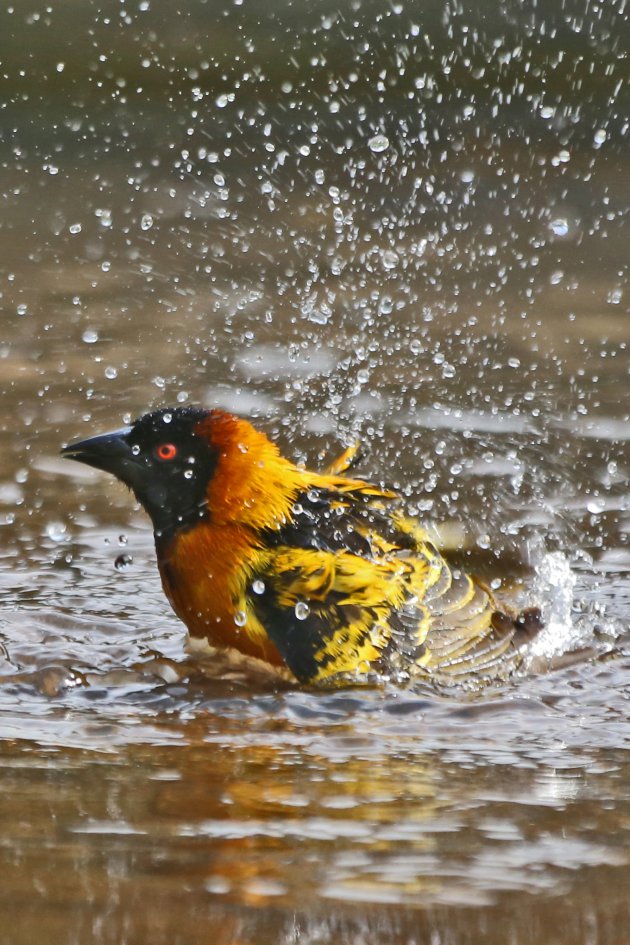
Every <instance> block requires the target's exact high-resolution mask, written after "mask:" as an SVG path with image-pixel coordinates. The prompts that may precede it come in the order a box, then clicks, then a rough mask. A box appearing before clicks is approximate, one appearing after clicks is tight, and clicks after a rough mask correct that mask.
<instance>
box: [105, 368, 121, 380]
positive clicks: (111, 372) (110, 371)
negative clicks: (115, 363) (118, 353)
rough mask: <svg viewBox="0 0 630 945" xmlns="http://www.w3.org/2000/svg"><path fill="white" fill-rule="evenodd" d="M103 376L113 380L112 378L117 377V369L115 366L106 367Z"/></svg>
mask: <svg viewBox="0 0 630 945" xmlns="http://www.w3.org/2000/svg"><path fill="white" fill-rule="evenodd" d="M105 377H106V378H107V380H108V381H113V380H114V378H116V377H118V371H117V370H116V368H115V367H106V368H105Z"/></svg>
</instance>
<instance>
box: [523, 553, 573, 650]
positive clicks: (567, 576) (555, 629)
mask: <svg viewBox="0 0 630 945" xmlns="http://www.w3.org/2000/svg"><path fill="white" fill-rule="evenodd" d="M575 582H576V576H575V574H574V573H573V571H572V570H571V565H570V564H569V560H568V558H567V557H566V555H564V554H562V552H561V551H554V552H551V553H549V554H544V555H543V556H542V558H541V559H540V562H539V563H538V564H537V566H536V580H535V582H534V586H533V595H532V596H533V599H534V600H538V601H540V602H541V605H542V615H543V620H544V623H545V626H544V629H543V630H542V631H541V632H540V633H539V634H538V636H537V637H536V639H535V640H534V641H533V642H532V644H531V646H530V648H529V654H528V656H529V659H530V660H534V659H544V660H552V659H553V658H554V657H557V656H560V655H561V654H562V653H566V652H568V651H569V650H573V649H575V647H576V645H579V643H580V642H581V641H580V640H578V635H579V631H578V628H577V627H576V626H575V624H574V622H573V619H572V611H573V602H574V590H575Z"/></svg>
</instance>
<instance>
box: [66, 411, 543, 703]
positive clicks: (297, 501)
mask: <svg viewBox="0 0 630 945" xmlns="http://www.w3.org/2000/svg"><path fill="white" fill-rule="evenodd" d="M357 452H358V447H357V445H356V444H354V445H353V446H351V447H349V448H347V449H346V450H345V451H344V452H343V453H342V454H341V456H339V457H338V458H337V459H335V460H334V461H333V462H331V463H330V464H329V466H328V467H327V468H325V469H324V470H323V471H321V472H315V471H311V470H309V469H306V468H303V467H302V466H301V465H297V464H296V463H293V462H292V461H290V460H289V459H287V458H285V457H284V456H283V455H282V454H281V452H280V449H279V447H278V445H277V444H276V443H275V442H273V441H272V440H271V439H269V438H268V437H267V436H266V434H265V433H263V432H262V431H260V430H258V429H257V428H255V427H254V426H253V425H252V424H251V423H250V422H249V421H248V420H246V419H244V418H241V417H238V416H236V415H234V414H232V413H229V412H226V411H223V410H219V409H206V408H203V407H197V406H178V407H165V408H161V409H158V410H154V411H152V412H149V413H147V414H145V415H143V416H140V417H139V418H138V419H137V420H135V421H134V422H133V423H132V424H131V425H130V426H128V427H125V428H123V429H119V430H115V431H113V432H111V433H105V434H99V435H96V436H91V437H89V438H88V439H83V440H80V441H78V442H73V443H70V444H68V445H67V446H65V447H63V449H62V454H63V455H64V456H65V457H68V458H70V459H73V460H77V461H79V462H81V463H85V464H87V465H88V466H92V467H95V468H96V469H99V470H102V471H104V472H107V473H111V474H113V475H114V476H116V477H117V478H118V479H119V480H121V481H122V482H123V483H124V484H125V485H126V486H128V487H129V488H130V489H131V490H132V492H133V493H134V495H135V497H136V499H137V500H138V502H139V503H140V504H141V505H142V506H143V508H144V509H145V510H146V512H147V513H148V515H149V517H150V518H151V521H152V524H153V531H154V538H155V547H156V555H157V564H158V569H159V573H160V576H161V581H162V586H163V589H164V592H165V594H166V597H167V598H168V600H169V602H170V604H171V606H172V608H173V610H174V611H175V613H176V615H177V616H178V617H179V618H180V619H181V620H182V621H183V623H184V624H185V625H186V627H187V628H188V632H189V635H190V637H192V638H201V639H205V640H206V641H207V642H208V643H209V644H210V645H211V647H214V648H228V649H230V648H231V649H233V650H237V651H239V652H240V653H241V654H243V655H244V656H246V657H250V658H255V659H257V660H262V661H263V662H264V663H266V664H267V665H269V666H271V667H274V668H276V669H277V670H278V671H279V672H284V673H286V675H287V676H288V677H289V678H290V679H292V680H293V681H295V682H296V683H297V684H301V685H305V686H312V687H322V688H323V687H332V688H335V687H340V686H345V685H352V684H363V683H374V681H375V680H380V679H394V680H395V681H397V682H398V683H400V684H408V683H410V682H411V681H413V680H414V679H419V680H428V681H433V682H436V683H440V682H444V683H448V684H451V683H458V682H460V681H466V680H474V681H477V682H479V681H484V680H490V679H496V678H506V677H507V676H509V675H510V674H512V673H513V672H514V671H515V670H516V669H518V668H519V667H520V666H521V664H522V662H523V653H524V651H525V649H526V644H527V643H528V642H529V640H530V639H531V638H532V637H533V636H535V635H536V633H537V632H538V630H539V629H540V628H541V626H542V619H541V615H540V610H539V609H538V608H535V607H532V608H529V609H528V610H525V611H522V612H520V613H519V612H515V611H514V610H513V609H512V608H511V607H510V606H508V605H507V604H506V603H505V602H499V601H498V600H496V598H495V596H494V593H493V592H492V591H491V590H490V589H489V588H488V587H487V586H486V585H484V584H483V583H481V582H480V581H478V580H475V578H474V577H472V576H471V575H469V574H468V573H466V571H465V570H463V569H460V568H458V567H454V566H453V565H452V564H450V563H449V562H448V560H447V557H446V555H445V553H443V552H442V551H441V550H440V549H439V548H438V547H436V544H435V543H434V541H433V540H431V538H430V537H429V533H428V531H427V529H426V528H425V527H423V525H422V524H421V523H420V522H418V521H416V520H415V519H413V518H410V517H409V516H407V515H406V514H405V512H404V509H403V508H402V500H401V499H400V497H399V495H398V494H397V493H396V492H395V491H394V490H392V489H389V488H386V487H384V486H382V485H378V484H374V483H372V482H370V481H368V480H366V479H361V478H355V477H354V475H352V474H351V473H350V468H351V466H352V465H353V463H354V462H355V461H356V456H357Z"/></svg>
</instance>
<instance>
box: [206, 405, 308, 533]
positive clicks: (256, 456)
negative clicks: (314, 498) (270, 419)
mask: <svg viewBox="0 0 630 945" xmlns="http://www.w3.org/2000/svg"><path fill="white" fill-rule="evenodd" d="M195 432H196V433H197V435H198V436H203V437H205V438H206V439H207V440H208V441H209V442H210V443H211V445H212V447H213V448H214V449H215V450H216V452H217V459H216V464H217V465H216V468H215V471H214V475H213V476H212V479H211V480H210V482H209V484H208V491H207V500H208V510H209V513H210V516H209V517H210V521H211V523H212V524H213V525H215V526H221V525H228V524H230V525H240V526H246V527H249V528H251V529H253V530H259V529H264V528H276V527H278V526H279V525H282V524H283V522H284V521H285V519H286V516H287V514H288V513H289V512H290V509H291V507H292V505H293V503H294V501H295V497H296V496H297V494H298V492H300V491H302V490H303V489H307V488H308V486H309V479H310V477H309V474H308V473H305V472H303V471H302V470H300V469H297V468H296V467H295V466H294V465H293V463H290V462H289V461H288V460H286V459H284V458H283V457H282V456H281V455H280V452H279V450H278V447H277V446H276V445H275V443H272V442H271V441H270V440H268V439H267V437H266V436H265V434H264V433H260V432H259V431H258V430H255V429H254V427H252V425H251V424H250V423H248V422H247V421H246V420H242V419H240V418H239V417H235V416H233V415H232V414H229V413H223V412H222V411H219V410H213V411H212V412H211V413H210V415H209V416H208V417H207V418H206V419H204V420H202V421H201V422H200V423H199V424H198V425H197V428H196V430H195Z"/></svg>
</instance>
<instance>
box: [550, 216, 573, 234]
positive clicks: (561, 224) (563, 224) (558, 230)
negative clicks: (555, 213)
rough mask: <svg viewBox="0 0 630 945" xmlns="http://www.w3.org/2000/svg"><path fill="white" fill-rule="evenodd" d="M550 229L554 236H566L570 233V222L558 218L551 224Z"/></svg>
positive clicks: (563, 218)
mask: <svg viewBox="0 0 630 945" xmlns="http://www.w3.org/2000/svg"><path fill="white" fill-rule="evenodd" d="M549 229H550V230H551V232H552V233H553V234H554V236H566V235H567V233H568V232H569V221H568V220H567V219H566V218H565V217H558V218H557V220H552V221H551V223H550V224H549Z"/></svg>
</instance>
